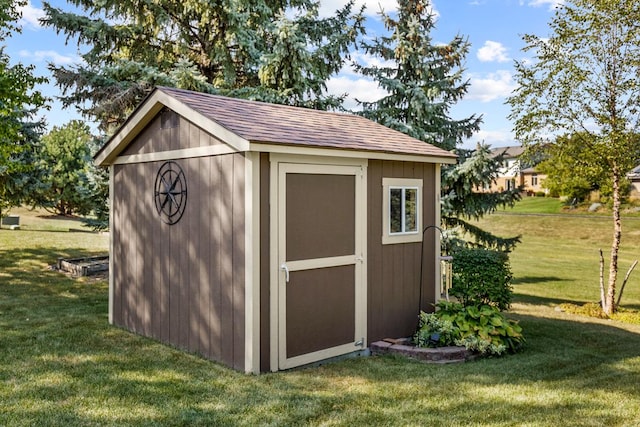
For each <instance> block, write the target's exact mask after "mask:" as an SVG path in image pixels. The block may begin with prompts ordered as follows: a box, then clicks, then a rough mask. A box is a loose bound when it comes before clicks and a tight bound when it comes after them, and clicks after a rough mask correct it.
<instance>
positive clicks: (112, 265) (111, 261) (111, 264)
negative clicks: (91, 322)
mask: <svg viewBox="0 0 640 427" xmlns="http://www.w3.org/2000/svg"><path fill="white" fill-rule="evenodd" d="M114 168H115V166H113V165H111V166H109V309H108V312H109V324H110V325H113V298H114V291H115V283H114V282H113V280H114V278H115V271H114V269H115V265H116V262H115V259H114V255H115V251H114V247H115V243H114V237H113V235H114V233H113V225H114V224H115V219H114V218H113V201H114V200H115V193H114V188H115V177H114V175H115V171H114Z"/></svg>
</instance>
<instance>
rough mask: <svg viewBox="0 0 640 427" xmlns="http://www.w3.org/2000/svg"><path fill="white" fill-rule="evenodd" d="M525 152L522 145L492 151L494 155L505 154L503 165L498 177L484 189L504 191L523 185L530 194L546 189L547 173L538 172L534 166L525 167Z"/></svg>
mask: <svg viewBox="0 0 640 427" xmlns="http://www.w3.org/2000/svg"><path fill="white" fill-rule="evenodd" d="M523 152H524V148H523V147H522V146H520V145H513V146H508V147H497V148H494V149H493V150H492V151H491V156H492V157H498V156H500V155H502V156H503V165H502V167H501V168H500V169H499V171H498V177H497V179H496V180H495V181H494V182H493V183H492V184H491V186H490V187H487V188H483V189H482V191H485V192H490V191H503V190H511V189H514V188H517V187H520V186H523V188H524V191H525V192H526V193H528V194H534V193H537V192H540V191H544V192H545V193H546V192H547V191H548V190H546V189H545V188H544V187H543V185H542V181H543V180H544V179H545V178H546V175H543V174H540V173H538V171H537V170H536V168H535V166H534V167H523V166H526V165H523V164H522V162H521V160H520V156H521V155H522V153H523Z"/></svg>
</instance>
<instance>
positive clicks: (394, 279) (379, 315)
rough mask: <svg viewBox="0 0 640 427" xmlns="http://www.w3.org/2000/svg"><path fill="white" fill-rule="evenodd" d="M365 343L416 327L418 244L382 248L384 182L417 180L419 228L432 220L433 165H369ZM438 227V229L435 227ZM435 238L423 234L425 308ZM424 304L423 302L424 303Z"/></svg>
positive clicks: (428, 299) (404, 333)
mask: <svg viewBox="0 0 640 427" xmlns="http://www.w3.org/2000/svg"><path fill="white" fill-rule="evenodd" d="M367 173H368V184H367V192H368V195H367V196H368V202H367V203H368V209H369V210H368V213H369V221H368V224H367V227H368V236H367V239H368V242H367V250H368V258H369V259H368V262H367V266H368V271H367V277H368V288H367V292H368V294H367V296H368V299H367V319H368V320H367V322H368V323H367V331H368V342H373V341H378V340H381V339H384V338H399V337H406V336H410V335H412V334H413V333H414V332H415V329H416V327H417V324H418V308H419V299H420V253H421V243H399V244H390V245H383V244H382V234H383V230H382V215H383V212H382V197H383V194H382V178H383V177H384V178H421V179H422V180H423V194H422V197H423V199H422V201H423V203H422V209H423V211H422V215H423V216H422V217H423V223H422V227H423V229H424V227H426V226H428V225H432V224H434V221H435V209H436V206H435V195H436V191H439V189H438V190H436V189H435V187H434V184H435V165H433V164H429V163H414V162H396V161H381V160H370V161H369V167H368V171H367ZM438 225H439V224H438ZM434 239H435V235H434V234H433V233H429V232H427V234H426V235H425V242H424V249H425V256H424V259H425V264H424V278H423V283H422V300H423V305H422V307H423V309H424V308H428V307H429V306H430V304H432V303H434V302H435V298H434V297H435V289H436V288H435V287H436V283H435V276H434V271H435V270H434V269H435V258H434V257H435V256H436V254H434V249H433V248H434V245H435V240H434ZM425 302H426V303H425Z"/></svg>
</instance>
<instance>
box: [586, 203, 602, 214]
mask: <svg viewBox="0 0 640 427" xmlns="http://www.w3.org/2000/svg"><path fill="white" fill-rule="evenodd" d="M601 207H602V203H591V206H589V212H595V211H597V210H598V209H600V208H601Z"/></svg>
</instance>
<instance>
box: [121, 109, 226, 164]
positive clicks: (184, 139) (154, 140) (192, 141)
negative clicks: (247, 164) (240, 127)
mask: <svg viewBox="0 0 640 427" xmlns="http://www.w3.org/2000/svg"><path fill="white" fill-rule="evenodd" d="M174 114H175V113H174ZM178 123H179V125H178V126H177V127H173V128H168V129H162V128H161V119H160V115H158V116H157V117H156V118H155V119H153V120H152V121H151V122H150V123H149V124H148V125H147V126H146V128H145V129H144V130H143V131H142V132H141V133H140V134H139V135H138V136H137V137H136V139H135V140H134V141H132V142H131V144H129V146H128V147H127V148H126V149H125V150H124V151H123V152H122V154H121V155H123V156H129V155H134V154H149V153H158V152H161V151H170V150H180V149H184V148H195V147H208V146H210V145H220V144H222V142H221V141H220V140H219V139H217V138H215V137H214V136H213V135H211V134H209V133H208V132H205V131H204V130H202V129H201V128H200V127H198V126H197V125H195V124H193V123H191V122H190V121H189V120H187V119H185V118H184V117H180V118H179V121H178Z"/></svg>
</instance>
